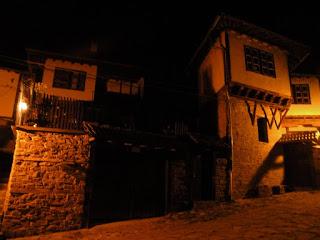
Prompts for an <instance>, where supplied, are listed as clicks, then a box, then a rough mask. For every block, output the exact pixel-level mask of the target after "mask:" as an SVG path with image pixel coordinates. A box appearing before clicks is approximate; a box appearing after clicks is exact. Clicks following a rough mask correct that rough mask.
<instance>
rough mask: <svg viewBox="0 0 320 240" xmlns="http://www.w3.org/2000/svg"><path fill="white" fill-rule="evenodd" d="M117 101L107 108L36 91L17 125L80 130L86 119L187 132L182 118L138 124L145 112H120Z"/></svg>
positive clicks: (163, 131) (171, 132) (133, 127)
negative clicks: (144, 124)
mask: <svg viewBox="0 0 320 240" xmlns="http://www.w3.org/2000/svg"><path fill="white" fill-rule="evenodd" d="M116 104H117V103H114V104H112V107H110V105H105V106H104V105H101V104H100V105H97V104H96V103H94V102H88V101H81V100H75V99H71V98H66V97H58V96H52V95H48V94H43V93H41V94H40V93H37V94H33V96H32V98H31V100H29V106H28V109H27V110H26V111H24V112H23V114H22V115H21V116H20V120H19V123H18V124H19V125H28V126H35V127H47V128H59V129H69V130H81V129H83V121H86V122H96V123H99V124H103V125H109V126H110V127H114V128H121V129H127V130H140V131H151V132H156V133H161V134H164V135H171V136H183V135H185V134H186V133H187V132H188V131H189V129H188V126H187V125H186V124H185V123H184V122H183V121H181V120H160V124H156V123H155V122H156V121H155V122H154V123H153V120H152V119H149V122H148V123H147V124H146V125H147V126H148V127H145V126H143V124H141V123H138V121H139V120H138V119H140V120H141V119H143V115H144V114H145V113H144V112H141V111H137V112H134V111H132V112H126V111H124V112H123V111H122V112H121V111H119V109H118V107H116ZM114 109H116V110H117V111H114ZM120 110H123V109H120ZM127 110H128V109H127ZM157 120H159V119H157ZM143 122H145V121H143ZM157 123H159V121H157Z"/></svg>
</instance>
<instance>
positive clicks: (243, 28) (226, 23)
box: [187, 14, 310, 69]
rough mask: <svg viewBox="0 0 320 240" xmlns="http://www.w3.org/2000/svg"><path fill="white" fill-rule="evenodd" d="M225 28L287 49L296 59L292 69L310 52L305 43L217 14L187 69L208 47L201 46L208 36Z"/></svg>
mask: <svg viewBox="0 0 320 240" xmlns="http://www.w3.org/2000/svg"><path fill="white" fill-rule="evenodd" d="M236 24H238V25H236ZM225 30H235V31H237V32H240V33H242V34H246V35H248V36H251V37H253V38H256V39H258V40H261V41H264V42H267V43H269V44H271V45H274V46H278V47H280V48H282V49H285V50H287V51H288V52H289V53H291V54H292V58H293V59H292V60H295V61H297V62H296V63H295V64H294V66H293V67H292V69H295V68H296V67H297V66H298V65H299V64H301V62H303V61H304V60H305V59H306V58H307V57H308V56H309V54H310V47H308V46H307V45H304V44H302V43H299V42H297V41H294V40H292V39H289V38H287V37H285V36H283V35H280V34H278V33H275V32H273V31H270V30H267V29H265V28H263V27H258V26H257V25H254V24H252V23H249V22H246V21H244V20H241V19H238V18H235V17H231V16H228V15H225V14H219V15H218V16H216V18H215V20H214V22H213V24H212V26H211V27H210V29H209V31H208V32H207V34H206V36H205V38H204V40H203V41H202V42H201V44H200V46H199V47H198V48H197V50H196V52H195V54H194V55H193V57H192V58H191V60H190V62H189V64H188V66H187V69H189V68H191V66H192V65H193V64H194V63H195V62H196V60H197V58H199V57H200V58H203V56H202V57H201V56H199V55H200V54H201V51H206V52H207V51H208V49H205V50H204V49H203V48H204V46H205V45H206V44H207V43H208V39H209V37H214V38H216V37H217V36H216V35H217V34H220V33H221V32H223V31H225Z"/></svg>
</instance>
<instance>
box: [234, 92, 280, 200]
mask: <svg viewBox="0 0 320 240" xmlns="http://www.w3.org/2000/svg"><path fill="white" fill-rule="evenodd" d="M230 104H231V109H232V111H231V125H232V138H233V149H232V151H233V159H232V197H233V198H235V199H236V198H242V197H245V196H246V195H247V194H248V195H249V194H250V191H254V190H255V189H270V192H271V189H272V187H275V186H280V185H282V184H283V181H284V156H283V149H282V146H281V145H280V144H277V142H278V141H279V139H280V138H281V136H282V134H283V133H284V131H285V130H284V129H282V128H280V129H277V128H276V126H275V124H273V125H272V127H271V128H270V127H268V139H269V140H268V142H260V141H259V138H258V126H257V118H259V117H264V116H265V115H264V113H263V111H262V109H261V106H260V105H258V106H257V111H256V118H255V121H254V123H253V124H252V123H251V119H250V116H249V113H248V109H247V106H246V104H245V101H244V100H242V99H238V98H235V97H231V98H230ZM249 104H250V106H251V109H253V102H249ZM264 107H265V109H266V111H267V114H268V120H269V121H271V119H272V117H271V111H270V109H269V107H268V106H267V105H265V106H264ZM276 120H277V121H278V122H279V118H278V115H277V118H276ZM265 191H266V190H264V192H265Z"/></svg>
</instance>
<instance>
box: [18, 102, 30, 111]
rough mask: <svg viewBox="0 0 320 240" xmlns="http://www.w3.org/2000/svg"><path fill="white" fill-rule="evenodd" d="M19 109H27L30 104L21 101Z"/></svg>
mask: <svg viewBox="0 0 320 240" xmlns="http://www.w3.org/2000/svg"><path fill="white" fill-rule="evenodd" d="M18 107H19V110H20V111H25V110H27V109H28V104H27V103H26V102H19V106H18Z"/></svg>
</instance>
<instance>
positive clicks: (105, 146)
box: [1, 49, 201, 237]
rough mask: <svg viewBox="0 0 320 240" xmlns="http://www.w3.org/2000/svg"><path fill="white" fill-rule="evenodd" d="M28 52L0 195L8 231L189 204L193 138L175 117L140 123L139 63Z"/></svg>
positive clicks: (58, 227)
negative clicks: (171, 120) (28, 71)
mask: <svg viewBox="0 0 320 240" xmlns="http://www.w3.org/2000/svg"><path fill="white" fill-rule="evenodd" d="M28 57H29V62H31V64H30V69H31V72H32V74H31V75H30V76H31V79H32V80H33V81H32V82H25V81H21V84H20V85H19V87H18V89H19V91H18V92H19V94H18V96H17V103H16V104H20V103H24V104H25V107H24V108H19V107H18V108H17V110H16V114H15V116H16V118H15V122H16V125H15V126H13V132H14V134H15V149H14V154H13V162H12V167H11V169H10V178H9V180H8V182H7V188H6V192H4V193H5V195H4V194H2V195H3V200H4V201H3V212H2V224H1V231H2V232H3V234H4V235H5V236H6V237H16V236H26V235H35V234H39V233H45V232H53V231H64V230H70V229H77V228H81V227H85V226H90V225H92V224H97V223H102V222H110V221H118V220H124V219H130V218H141V217H152V216H159V215H163V214H165V213H167V212H169V211H176V210H182V209H186V208H190V207H191V197H190V196H191V192H190V191H191V190H190V185H191V184H190V179H191V177H190V176H191V159H192V158H193V156H194V153H193V150H192V151H191V149H193V148H195V149H194V152H195V153H196V152H197V149H196V148H197V145H201V144H194V143H193V142H192V141H191V140H190V139H189V138H187V137H186V136H185V133H186V132H187V131H186V130H187V129H186V125H184V124H183V123H180V122H174V125H173V126H172V125H170V123H168V124H166V125H165V126H163V128H160V129H158V131H150V130H149V129H147V128H145V127H144V124H143V123H145V120H144V117H143V116H144V115H143V112H142V111H141V108H142V107H143V101H144V78H143V75H141V73H140V72H139V71H137V70H136V69H134V68H133V67H128V66H122V65H116V64H115V65H114V64H110V63H108V64H106V63H105V62H103V61H100V60H93V59H87V58H79V57H76V56H69V55H64V54H57V53H52V52H44V51H38V50H31V49H28ZM140 121H141V122H140ZM148 126H149V125H148ZM151 129H154V128H151Z"/></svg>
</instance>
